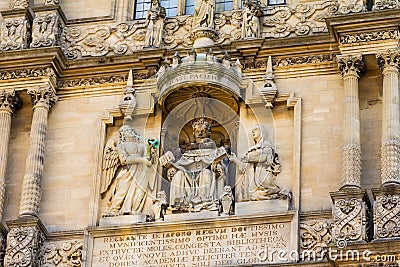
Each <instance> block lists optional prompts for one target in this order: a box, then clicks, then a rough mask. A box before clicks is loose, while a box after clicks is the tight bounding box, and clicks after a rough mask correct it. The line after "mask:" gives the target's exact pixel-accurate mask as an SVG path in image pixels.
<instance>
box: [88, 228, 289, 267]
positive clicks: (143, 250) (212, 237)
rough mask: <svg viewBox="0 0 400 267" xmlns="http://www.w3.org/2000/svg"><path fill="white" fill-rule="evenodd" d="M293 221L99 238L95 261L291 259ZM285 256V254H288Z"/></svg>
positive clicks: (162, 263)
mask: <svg viewBox="0 0 400 267" xmlns="http://www.w3.org/2000/svg"><path fill="white" fill-rule="evenodd" d="M290 228H291V224H290V222H278V223H265V224H251V225H239V226H226V227H214V228H207V229H194V230H191V229H188V230H183V231H174V232H172V231H171V232H170V231H163V232H155V233H145V234H135V235H113V236H107V237H95V238H94V249H93V260H92V266H96V267H103V266H104V267H122V266H157V267H167V266H171V267H172V266H174V267H202V266H232V265H240V264H257V263H276V262H283V261H285V259H289V254H290V250H291V248H290V232H291V231H290V230H291V229H290ZM285 257H286V258H285Z"/></svg>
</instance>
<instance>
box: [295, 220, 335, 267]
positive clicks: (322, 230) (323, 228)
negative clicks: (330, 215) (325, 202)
mask: <svg viewBox="0 0 400 267" xmlns="http://www.w3.org/2000/svg"><path fill="white" fill-rule="evenodd" d="M299 227H300V254H301V255H304V256H308V258H303V259H302V260H315V259H321V258H323V257H322V256H323V255H324V250H325V249H326V248H327V247H328V246H329V245H330V244H331V243H332V234H331V225H330V222H329V221H327V220H313V221H306V222H303V223H300V225H299ZM313 257H315V258H313Z"/></svg>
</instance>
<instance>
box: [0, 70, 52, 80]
mask: <svg viewBox="0 0 400 267" xmlns="http://www.w3.org/2000/svg"><path fill="white" fill-rule="evenodd" d="M51 73H52V69H51V68H34V69H17V70H5V71H0V81H1V80H3V81H5V80H12V79H21V78H33V77H42V76H47V75H51Z"/></svg>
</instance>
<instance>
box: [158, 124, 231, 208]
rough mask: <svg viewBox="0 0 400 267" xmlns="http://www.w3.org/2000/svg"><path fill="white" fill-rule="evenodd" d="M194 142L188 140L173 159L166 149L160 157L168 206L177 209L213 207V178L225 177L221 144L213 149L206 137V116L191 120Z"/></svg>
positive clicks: (215, 205)
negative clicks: (164, 176) (167, 188)
mask: <svg viewBox="0 0 400 267" xmlns="http://www.w3.org/2000/svg"><path fill="white" fill-rule="evenodd" d="M192 129H193V136H194V138H195V143H192V144H190V149H187V150H186V151H185V152H184V153H183V154H182V157H181V158H180V159H179V160H177V161H175V157H174V155H173V153H172V152H170V151H168V152H167V153H165V155H163V156H162V157H161V158H160V162H161V164H162V165H163V166H164V167H167V168H168V171H167V176H168V179H169V180H170V182H171V184H170V207H171V208H172V210H173V211H174V210H178V211H200V210H202V209H207V210H217V209H218V205H217V204H218V199H217V192H216V184H217V180H219V179H225V170H224V168H225V165H224V164H223V162H222V160H223V159H224V158H226V156H227V155H226V151H225V149H224V148H223V147H220V148H218V149H217V147H216V145H215V143H214V141H213V140H211V139H210V134H211V121H210V120H209V119H207V118H203V117H202V118H198V119H195V120H194V121H193V123H192Z"/></svg>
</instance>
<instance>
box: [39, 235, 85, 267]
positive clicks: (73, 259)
mask: <svg viewBox="0 0 400 267" xmlns="http://www.w3.org/2000/svg"><path fill="white" fill-rule="evenodd" d="M82 248H83V241H81V240H64V241H51V242H45V243H44V246H42V247H41V250H40V266H47V267H63V266H70V267H81V266H82Z"/></svg>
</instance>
